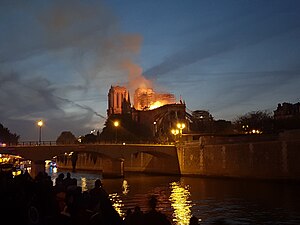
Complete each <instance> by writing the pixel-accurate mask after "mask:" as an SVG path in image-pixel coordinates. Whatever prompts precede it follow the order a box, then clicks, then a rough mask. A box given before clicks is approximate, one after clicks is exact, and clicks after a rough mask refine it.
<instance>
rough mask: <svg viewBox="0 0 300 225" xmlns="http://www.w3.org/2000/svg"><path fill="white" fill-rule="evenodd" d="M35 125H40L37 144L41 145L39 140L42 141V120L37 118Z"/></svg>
mask: <svg viewBox="0 0 300 225" xmlns="http://www.w3.org/2000/svg"><path fill="white" fill-rule="evenodd" d="M37 125H38V126H39V127H40V129H39V145H41V142H42V126H43V125H44V122H43V120H39V121H38V122H37Z"/></svg>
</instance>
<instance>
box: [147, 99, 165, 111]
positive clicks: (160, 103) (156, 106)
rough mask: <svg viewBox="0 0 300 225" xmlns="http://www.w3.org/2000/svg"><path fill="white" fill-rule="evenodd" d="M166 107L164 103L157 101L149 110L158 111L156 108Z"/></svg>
mask: <svg viewBox="0 0 300 225" xmlns="http://www.w3.org/2000/svg"><path fill="white" fill-rule="evenodd" d="M163 105H165V104H164V103H162V102H160V101H156V102H154V103H153V104H151V105H150V107H149V109H150V110H152V109H156V108H159V107H161V106H163Z"/></svg>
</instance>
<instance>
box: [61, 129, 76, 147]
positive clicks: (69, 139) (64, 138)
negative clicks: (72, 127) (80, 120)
mask: <svg viewBox="0 0 300 225" xmlns="http://www.w3.org/2000/svg"><path fill="white" fill-rule="evenodd" d="M77 143H78V140H77V138H76V137H75V136H74V134H72V133H71V132H70V131H63V132H62V133H61V134H60V135H59V137H58V138H57V139H56V144H61V145H66V144H77Z"/></svg>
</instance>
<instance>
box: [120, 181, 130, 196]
mask: <svg viewBox="0 0 300 225" xmlns="http://www.w3.org/2000/svg"><path fill="white" fill-rule="evenodd" d="M122 189H123V191H122V193H123V195H127V194H128V192H129V185H128V182H127V180H123V185H122Z"/></svg>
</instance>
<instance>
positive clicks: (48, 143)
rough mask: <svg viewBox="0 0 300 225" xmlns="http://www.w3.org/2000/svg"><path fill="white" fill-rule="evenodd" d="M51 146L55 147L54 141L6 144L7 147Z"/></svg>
mask: <svg viewBox="0 0 300 225" xmlns="http://www.w3.org/2000/svg"><path fill="white" fill-rule="evenodd" d="M41 145H42V146H52V145H56V141H41V142H38V141H20V142H18V144H17V145H16V144H8V146H41Z"/></svg>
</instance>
